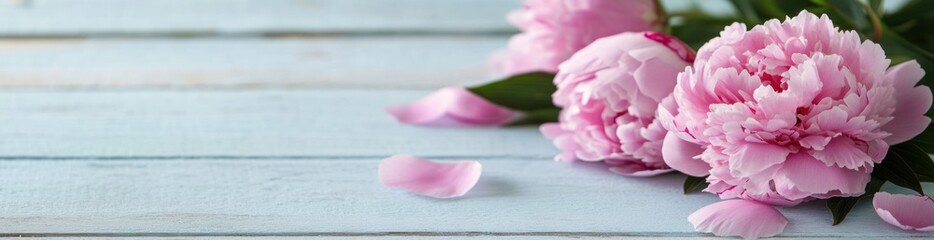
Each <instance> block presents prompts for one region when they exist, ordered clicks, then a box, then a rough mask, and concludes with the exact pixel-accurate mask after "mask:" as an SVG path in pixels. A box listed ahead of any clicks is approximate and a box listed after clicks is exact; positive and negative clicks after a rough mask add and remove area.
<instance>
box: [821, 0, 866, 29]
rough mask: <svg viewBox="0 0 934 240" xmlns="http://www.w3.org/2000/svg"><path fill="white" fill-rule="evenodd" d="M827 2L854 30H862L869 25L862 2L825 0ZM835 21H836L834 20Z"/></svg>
mask: <svg viewBox="0 0 934 240" xmlns="http://www.w3.org/2000/svg"><path fill="white" fill-rule="evenodd" d="M827 3H828V4H830V6H831V7H832V8H833V9H834V10H835V11H836V12H837V13H839V14H840V16H841V17H842V20H843V21H846V22H847V23H849V24H850V25H851V26H853V28H854V29H855V30H859V31H860V32H862V31H863V30H866V29H867V27H869V21H868V20H867V18H866V17H867V15H866V12H864V11H863V6H862V3H860V2H859V1H857V0H827ZM834 23H836V22H834Z"/></svg>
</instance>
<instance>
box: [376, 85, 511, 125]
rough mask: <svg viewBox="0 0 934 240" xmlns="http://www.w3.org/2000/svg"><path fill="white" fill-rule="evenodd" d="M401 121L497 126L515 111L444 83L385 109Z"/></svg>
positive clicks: (409, 122)
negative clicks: (420, 95)
mask: <svg viewBox="0 0 934 240" xmlns="http://www.w3.org/2000/svg"><path fill="white" fill-rule="evenodd" d="M386 112H388V113H389V115H391V116H392V117H394V118H396V120H398V121H399V122H401V123H406V124H413V125H422V126H468V125H475V126H482V125H486V126H496V125H503V124H506V123H509V122H510V121H512V120H515V119H516V117H517V115H518V114H517V113H515V112H513V111H511V110H509V109H507V108H505V107H502V106H499V105H496V104H493V103H491V102H489V101H487V100H486V99H483V98H482V97H480V96H477V95H476V94H473V93H472V92H470V91H468V90H467V89H466V88H463V87H446V88H442V89H440V90H438V91H435V92H434V93H431V94H429V95H428V96H425V97H424V98H422V99H419V100H418V101H415V102H413V103H409V104H406V105H401V106H391V107H389V108H387V109H386Z"/></svg>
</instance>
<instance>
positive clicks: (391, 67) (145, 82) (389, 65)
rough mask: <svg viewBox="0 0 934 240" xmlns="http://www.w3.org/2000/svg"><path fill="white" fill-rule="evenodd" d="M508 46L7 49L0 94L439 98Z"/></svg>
mask: <svg viewBox="0 0 934 240" xmlns="http://www.w3.org/2000/svg"><path fill="white" fill-rule="evenodd" d="M147 2H148V1H147ZM0 15H2V14H0ZM0 22H3V21H2V20H0ZM0 25H3V24H0ZM506 41H507V38H506V37H504V36H501V37H498V36H453V37H445V36H435V37H392V36H390V37H350V38H279V39H273V40H268V39H261V38H246V39H226V38H220V39H218V38H208V39H184V40H172V39H91V40H80V39H78V40H76V39H65V40H60V39H59V40H53V39H47V40H0V87H6V88H10V87H20V88H42V87H82V88H87V87H97V88H101V87H123V88H139V87H162V88H165V87H172V88H178V87H212V88H217V87H221V88H273V87H276V88H295V87H305V88H316V89H321V88H420V89H434V88H438V87H441V86H446V85H463V84H471V83H478V82H483V81H486V80H490V79H492V76H493V74H491V73H490V71H489V70H488V67H487V60H488V59H489V57H490V55H491V54H492V53H493V52H494V51H496V50H498V49H501V48H504V47H505V46H506Z"/></svg>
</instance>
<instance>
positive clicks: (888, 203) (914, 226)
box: [872, 192, 934, 231]
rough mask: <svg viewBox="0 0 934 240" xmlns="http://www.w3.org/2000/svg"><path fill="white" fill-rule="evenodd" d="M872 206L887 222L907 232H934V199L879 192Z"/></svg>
mask: <svg viewBox="0 0 934 240" xmlns="http://www.w3.org/2000/svg"><path fill="white" fill-rule="evenodd" d="M872 206H873V207H874V208H875V209H876V213H877V214H879V217H880V218H882V220H884V221H885V222H887V223H889V224H892V225H895V226H896V227H899V228H901V229H905V230H917V231H934V199H931V197H928V196H924V195H907V194H889V193H886V192H878V193H876V195H875V197H873V199H872Z"/></svg>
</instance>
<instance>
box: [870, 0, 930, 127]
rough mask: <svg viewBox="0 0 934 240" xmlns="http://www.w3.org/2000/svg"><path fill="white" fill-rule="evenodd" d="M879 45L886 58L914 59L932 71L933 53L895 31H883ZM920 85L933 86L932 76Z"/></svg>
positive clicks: (922, 79) (928, 76)
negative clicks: (883, 50)
mask: <svg viewBox="0 0 934 240" xmlns="http://www.w3.org/2000/svg"><path fill="white" fill-rule="evenodd" d="M931 2H934V1H931ZM879 44H880V45H882V48H883V49H885V53H886V54H887V55H888V56H891V57H893V58H894V57H900V58H902V59H915V60H917V61H918V64H921V68H923V69H934V53H932V52H930V51H929V50H926V49H923V48H921V47H919V46H917V45H915V44H913V43H912V42H909V41H908V40H906V39H905V38H903V37H902V36H901V35H899V34H898V33H896V32H895V31H890V30H889V29H885V31H883V33H882V41H880V42H879ZM893 64H895V62H893ZM920 84H921V85H925V86H929V87H932V86H934V74H925V75H924V77H923V78H921V82H920ZM927 115H928V116H934V108H931V110H930V111H928V114H927ZM926 132H927V130H926ZM928 134H929V135H930V134H934V133H928Z"/></svg>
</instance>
